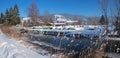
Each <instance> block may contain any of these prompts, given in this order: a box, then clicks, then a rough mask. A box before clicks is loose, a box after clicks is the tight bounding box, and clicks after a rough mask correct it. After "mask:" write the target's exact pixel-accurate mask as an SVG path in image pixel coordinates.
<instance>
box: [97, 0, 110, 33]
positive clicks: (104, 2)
mask: <svg viewBox="0 0 120 58" xmlns="http://www.w3.org/2000/svg"><path fill="white" fill-rule="evenodd" d="M99 3H100V10H101V12H102V14H103V16H104V19H105V25H106V30H105V32H106V35H108V21H109V20H108V18H107V14H108V0H99Z"/></svg>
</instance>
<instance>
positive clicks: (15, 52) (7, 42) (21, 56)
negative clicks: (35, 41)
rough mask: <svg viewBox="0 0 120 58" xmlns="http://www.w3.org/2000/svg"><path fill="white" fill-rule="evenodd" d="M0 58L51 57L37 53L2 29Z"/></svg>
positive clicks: (0, 34) (0, 33)
mask: <svg viewBox="0 0 120 58" xmlns="http://www.w3.org/2000/svg"><path fill="white" fill-rule="evenodd" d="M0 58H49V56H45V55H44V56H43V55H40V54H37V53H36V52H33V51H31V50H29V49H28V48H26V47H25V46H23V45H21V44H20V43H18V42H17V41H15V40H13V39H10V37H8V36H6V35H5V34H3V33H2V32H1V30H0Z"/></svg>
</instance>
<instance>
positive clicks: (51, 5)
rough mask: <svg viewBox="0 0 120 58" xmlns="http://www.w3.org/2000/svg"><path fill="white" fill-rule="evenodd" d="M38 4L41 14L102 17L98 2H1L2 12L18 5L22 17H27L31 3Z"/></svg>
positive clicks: (50, 0) (39, 0) (19, 0)
mask: <svg viewBox="0 0 120 58" xmlns="http://www.w3.org/2000/svg"><path fill="white" fill-rule="evenodd" d="M32 1H34V2H36V4H37V6H38V8H39V11H40V14H43V12H44V11H45V10H49V12H50V13H51V14H52V13H68V14H78V15H84V16H95V15H97V16H100V15H101V12H100V10H99V4H98V0H0V12H5V9H6V8H10V7H13V6H14V4H15V3H16V4H18V6H19V10H20V15H21V16H27V13H26V8H27V7H28V6H29V5H30V3H31V2H32Z"/></svg>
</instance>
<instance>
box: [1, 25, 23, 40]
mask: <svg viewBox="0 0 120 58" xmlns="http://www.w3.org/2000/svg"><path fill="white" fill-rule="evenodd" d="M1 30H2V32H3V33H4V34H6V35H8V36H10V37H12V38H15V39H16V40H20V38H21V33H20V32H18V30H17V29H16V28H15V27H14V26H2V27H1Z"/></svg>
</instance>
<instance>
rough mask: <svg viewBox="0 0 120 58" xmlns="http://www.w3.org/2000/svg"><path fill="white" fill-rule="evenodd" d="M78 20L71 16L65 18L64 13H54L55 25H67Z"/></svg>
mask: <svg viewBox="0 0 120 58" xmlns="http://www.w3.org/2000/svg"><path fill="white" fill-rule="evenodd" d="M76 22H78V21H77V20H72V19H69V18H65V17H64V16H62V15H59V14H56V15H54V23H53V24H54V25H66V24H72V23H76Z"/></svg>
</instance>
